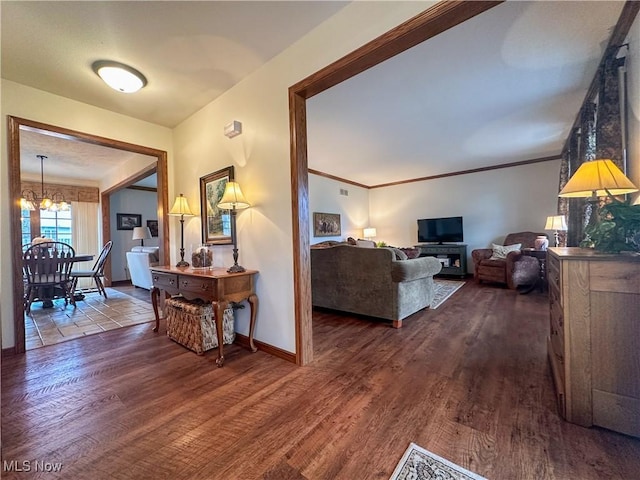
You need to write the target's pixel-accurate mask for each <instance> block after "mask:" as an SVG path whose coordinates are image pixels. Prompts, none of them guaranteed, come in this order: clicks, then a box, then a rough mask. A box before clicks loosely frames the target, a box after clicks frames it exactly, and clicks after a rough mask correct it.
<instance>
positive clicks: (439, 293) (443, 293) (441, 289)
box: [429, 279, 466, 310]
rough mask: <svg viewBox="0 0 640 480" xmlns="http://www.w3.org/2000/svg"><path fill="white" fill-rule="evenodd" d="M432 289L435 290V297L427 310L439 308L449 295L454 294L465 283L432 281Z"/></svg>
mask: <svg viewBox="0 0 640 480" xmlns="http://www.w3.org/2000/svg"><path fill="white" fill-rule="evenodd" d="M434 283H435V285H434V287H435V289H436V295H435V297H434V298H433V301H432V302H431V305H430V306H429V308H430V309H431V310H435V309H436V308H438V307H439V306H441V305H442V304H443V303H444V302H445V300H447V299H448V298H449V297H450V296H451V295H453V294H454V293H456V292H457V291H458V290H459V289H460V288H462V286H463V285H464V284H465V283H466V282H464V281H459V280H439V279H436V280H434Z"/></svg>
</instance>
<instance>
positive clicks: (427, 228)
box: [418, 217, 464, 243]
mask: <svg viewBox="0 0 640 480" xmlns="http://www.w3.org/2000/svg"><path fill="white" fill-rule="evenodd" d="M463 240H464V237H463V230H462V217H446V218H421V219H419V220H418V242H419V243H453V242H462V241H463Z"/></svg>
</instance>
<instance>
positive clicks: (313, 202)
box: [309, 175, 369, 245]
mask: <svg viewBox="0 0 640 480" xmlns="http://www.w3.org/2000/svg"><path fill="white" fill-rule="evenodd" d="M340 190H346V191H347V192H348V195H346V196H345V195H341V194H340ZM313 212H323V213H339V214H340V226H341V230H342V232H341V234H340V235H339V236H335V237H315V236H314V235H313V221H310V222H309V238H310V243H311V244H312V245H313V244H314V243H320V242H324V241H325V240H346V239H347V238H348V237H353V238H364V235H363V233H362V229H363V228H365V227H368V226H369V190H368V189H366V188H362V187H357V186H355V185H351V184H348V183H344V182H339V181H336V180H332V179H330V178H326V177H321V176H318V175H309V215H310V216H311V217H310V218H311V219H313Z"/></svg>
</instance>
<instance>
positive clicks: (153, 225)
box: [147, 220, 158, 237]
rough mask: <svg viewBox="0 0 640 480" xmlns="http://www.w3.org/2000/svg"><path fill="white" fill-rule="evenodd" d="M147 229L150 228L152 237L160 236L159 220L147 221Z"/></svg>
mask: <svg viewBox="0 0 640 480" xmlns="http://www.w3.org/2000/svg"><path fill="white" fill-rule="evenodd" d="M147 227H149V230H150V231H151V236H152V237H157V236H158V220H147Z"/></svg>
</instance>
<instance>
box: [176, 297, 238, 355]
mask: <svg viewBox="0 0 640 480" xmlns="http://www.w3.org/2000/svg"><path fill="white" fill-rule="evenodd" d="M165 316H166V318H167V336H168V337H169V338H170V339H171V340H174V341H176V342H178V343H179V344H180V345H183V346H185V347H187V348H188V349H189V350H193V351H194V352H196V353H197V354H198V355H202V354H203V353H204V352H206V351H207V350H211V349H212V348H216V347H217V346H218V336H217V330H216V322H215V312H214V310H213V306H212V305H211V303H208V302H203V301H198V300H186V299H185V298H183V297H173V298H169V299H167V301H166V302H165ZM233 322H234V316H233V308H232V307H231V306H228V307H227V309H226V310H225V311H224V316H223V319H222V327H223V329H222V333H223V341H224V344H225V345H228V344H230V343H233V341H234V340H235V338H236V333H235V329H234V324H233Z"/></svg>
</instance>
